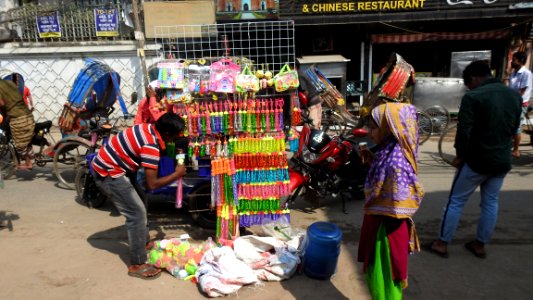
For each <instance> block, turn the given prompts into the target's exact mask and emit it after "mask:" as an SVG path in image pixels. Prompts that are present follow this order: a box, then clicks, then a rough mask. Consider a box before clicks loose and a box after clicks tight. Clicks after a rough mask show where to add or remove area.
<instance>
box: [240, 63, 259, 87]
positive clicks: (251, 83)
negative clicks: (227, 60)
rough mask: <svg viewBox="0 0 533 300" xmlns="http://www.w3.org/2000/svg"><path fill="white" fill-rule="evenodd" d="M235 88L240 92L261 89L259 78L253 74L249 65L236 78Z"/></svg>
mask: <svg viewBox="0 0 533 300" xmlns="http://www.w3.org/2000/svg"><path fill="white" fill-rule="evenodd" d="M235 90H236V91H237V92H238V93H244V92H258V91H259V78H257V77H256V76H255V75H254V74H252V72H251V71H250V68H248V66H246V67H244V69H242V72H241V74H239V75H237V77H236V78H235Z"/></svg>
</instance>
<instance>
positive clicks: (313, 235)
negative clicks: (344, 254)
mask: <svg viewBox="0 0 533 300" xmlns="http://www.w3.org/2000/svg"><path fill="white" fill-rule="evenodd" d="M341 240H342V231H341V230H340V228H339V227H338V226H337V225H335V224H333V223H328V222H316V223H313V224H311V226H309V228H307V243H306V246H305V254H304V272H305V274H306V275H307V276H309V277H312V278H317V279H329V278H330V277H331V276H332V275H333V274H335V271H336V269H337V261H338V258H339V254H340V252H341V247H340V242H341Z"/></svg>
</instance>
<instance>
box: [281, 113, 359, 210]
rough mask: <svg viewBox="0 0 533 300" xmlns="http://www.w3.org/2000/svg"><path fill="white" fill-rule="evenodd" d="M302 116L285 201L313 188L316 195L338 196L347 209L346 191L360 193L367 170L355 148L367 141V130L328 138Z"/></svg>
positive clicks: (290, 165)
mask: <svg viewBox="0 0 533 300" xmlns="http://www.w3.org/2000/svg"><path fill="white" fill-rule="evenodd" d="M303 118H304V126H303V128H302V131H301V132H300V138H299V146H298V151H297V152H296V153H295V155H294V156H293V157H292V158H291V160H290V164H289V179H290V196H289V198H288V199H287V203H288V204H289V205H290V204H291V203H293V202H294V201H295V200H296V198H298V196H300V195H301V194H305V193H308V192H309V193H310V192H312V191H314V192H316V193H317V195H318V196H319V197H326V196H333V197H337V196H340V197H341V199H342V209H343V211H344V212H346V207H345V196H346V195H345V194H346V193H349V194H351V195H352V196H353V195H356V194H357V193H359V192H360V191H361V189H362V186H363V184H364V181H365V178H366V174H367V171H368V170H367V167H366V166H365V165H364V164H363V163H362V161H361V159H360V157H359V155H358V152H357V150H356V149H357V148H356V147H358V145H359V143H360V142H363V141H364V142H367V140H366V136H367V132H366V130H365V129H363V128H359V129H353V130H352V131H350V132H346V133H342V134H340V135H336V136H333V137H331V136H329V135H328V133H327V132H325V131H322V130H318V129H311V124H312V122H311V120H310V119H309V118H307V117H306V116H305V114H304V117H303Z"/></svg>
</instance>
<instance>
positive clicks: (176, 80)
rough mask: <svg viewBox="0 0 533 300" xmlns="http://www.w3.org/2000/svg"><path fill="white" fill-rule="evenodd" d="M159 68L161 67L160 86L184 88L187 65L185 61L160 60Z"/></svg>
mask: <svg viewBox="0 0 533 300" xmlns="http://www.w3.org/2000/svg"><path fill="white" fill-rule="evenodd" d="M157 68H158V69H159V74H158V77H157V79H158V85H159V88H167V89H182V88H183V87H184V85H185V65H184V63H183V62H181V61H173V62H160V63H158V64H157Z"/></svg>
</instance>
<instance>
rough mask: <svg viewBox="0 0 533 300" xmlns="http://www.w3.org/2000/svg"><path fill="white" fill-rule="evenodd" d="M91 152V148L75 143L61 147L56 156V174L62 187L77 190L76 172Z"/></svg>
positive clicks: (68, 143)
mask: <svg viewBox="0 0 533 300" xmlns="http://www.w3.org/2000/svg"><path fill="white" fill-rule="evenodd" d="M89 151H90V147H89V146H87V145H86V144H83V143H80V142H75V141H72V142H66V143H64V144H63V145H61V146H59V148H58V149H57V151H56V153H55V155H54V174H55V175H56V177H57V179H58V180H59V183H60V185H62V186H63V187H65V188H67V189H69V190H74V189H75V188H76V185H75V179H76V171H77V170H78V169H79V168H80V166H81V165H82V163H84V162H85V155H87V154H88V153H89Z"/></svg>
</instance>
